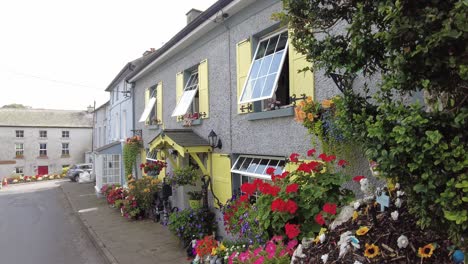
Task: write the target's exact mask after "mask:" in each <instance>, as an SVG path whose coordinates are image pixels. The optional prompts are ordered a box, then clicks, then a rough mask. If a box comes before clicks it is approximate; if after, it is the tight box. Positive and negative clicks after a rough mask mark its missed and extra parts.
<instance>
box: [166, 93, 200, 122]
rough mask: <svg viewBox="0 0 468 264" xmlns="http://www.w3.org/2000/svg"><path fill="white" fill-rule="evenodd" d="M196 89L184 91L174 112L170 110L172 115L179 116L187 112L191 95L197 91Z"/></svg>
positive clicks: (191, 98)
mask: <svg viewBox="0 0 468 264" xmlns="http://www.w3.org/2000/svg"><path fill="white" fill-rule="evenodd" d="M197 90H198V89H195V90H191V91H184V94H182V97H181V98H180V100H179V103H178V104H177V106H176V108H175V109H174V112H172V116H181V115H185V113H187V109H188V108H189V106H190V104H191V103H192V100H193V97H194V96H195V94H196V93H197Z"/></svg>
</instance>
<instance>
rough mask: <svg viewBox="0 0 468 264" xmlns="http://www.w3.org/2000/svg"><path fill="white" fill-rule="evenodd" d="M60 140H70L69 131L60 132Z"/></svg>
mask: <svg viewBox="0 0 468 264" xmlns="http://www.w3.org/2000/svg"><path fill="white" fill-rule="evenodd" d="M62 138H70V131H68V130H63V131H62Z"/></svg>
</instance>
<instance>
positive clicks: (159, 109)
mask: <svg viewBox="0 0 468 264" xmlns="http://www.w3.org/2000/svg"><path fill="white" fill-rule="evenodd" d="M155 107H156V119H158V124H162V122H163V94H162V82H160V83H158V86H157V88H156V106H155Z"/></svg>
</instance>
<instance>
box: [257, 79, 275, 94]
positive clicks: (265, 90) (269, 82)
mask: <svg viewBox="0 0 468 264" xmlns="http://www.w3.org/2000/svg"><path fill="white" fill-rule="evenodd" d="M275 79H276V74H272V75H269V76H268V77H267V79H266V82H265V86H264V87H263V92H262V94H261V96H271V93H272V91H273V85H275Z"/></svg>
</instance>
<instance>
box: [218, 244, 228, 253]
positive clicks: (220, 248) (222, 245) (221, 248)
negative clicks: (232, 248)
mask: <svg viewBox="0 0 468 264" xmlns="http://www.w3.org/2000/svg"><path fill="white" fill-rule="evenodd" d="M219 250H220V251H225V250H226V247H225V246H224V244H223V243H221V244H219Z"/></svg>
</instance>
